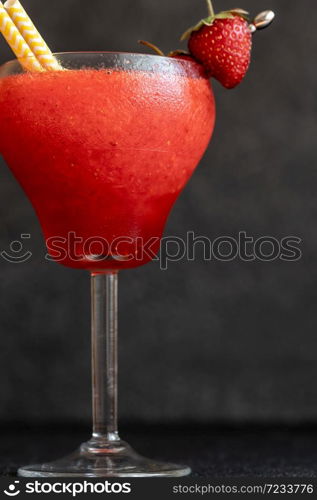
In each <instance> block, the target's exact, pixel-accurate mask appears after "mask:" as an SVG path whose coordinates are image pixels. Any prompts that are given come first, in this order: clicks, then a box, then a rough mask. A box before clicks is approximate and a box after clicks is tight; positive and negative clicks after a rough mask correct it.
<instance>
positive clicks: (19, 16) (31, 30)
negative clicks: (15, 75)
mask: <svg viewBox="0 0 317 500" xmlns="http://www.w3.org/2000/svg"><path fill="white" fill-rule="evenodd" d="M4 7H5V9H6V11H7V13H8V14H9V16H10V17H11V19H12V21H13V22H14V24H15V26H16V27H17V28H18V30H19V32H20V33H21V35H22V36H23V38H24V40H25V41H26V42H27V44H28V45H29V47H30V49H31V50H32V52H33V54H35V56H36V57H37V59H38V60H39V62H40V63H41V64H42V66H43V67H44V69H46V70H49V71H58V70H61V69H63V68H62V67H61V65H60V64H59V63H58V61H57V59H56V58H55V57H54V56H53V54H52V52H51V51H50V49H49V47H48V46H47V44H46V43H45V41H44V40H43V38H42V36H41V35H40V33H39V32H38V30H37V29H36V27H35V26H34V24H33V22H32V20H31V19H30V17H29V16H28V14H27V13H26V12H25V10H24V8H23V7H22V5H21V4H20V2H19V0H7V1H6V2H5V4H4Z"/></svg>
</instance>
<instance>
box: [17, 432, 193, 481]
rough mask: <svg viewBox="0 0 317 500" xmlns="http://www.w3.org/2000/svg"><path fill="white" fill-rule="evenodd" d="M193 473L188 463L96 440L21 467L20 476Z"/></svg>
mask: <svg viewBox="0 0 317 500" xmlns="http://www.w3.org/2000/svg"><path fill="white" fill-rule="evenodd" d="M190 473H191V470H190V468H189V467H187V466H182V465H176V464H169V463H162V462H156V461H153V460H149V459H147V458H144V457H141V456H140V455H138V454H137V453H136V452H135V451H134V450H133V449H132V448H131V447H130V446H129V445H128V444H127V443H125V442H124V441H121V440H117V441H104V442H103V443H100V442H96V441H94V440H93V439H92V440H91V441H88V443H85V444H83V445H82V446H81V447H80V449H79V450H77V451H75V452H74V453H73V454H72V455H69V456H67V457H65V458H62V459H61V460H56V461H55V462H49V463H46V464H39V465H28V466H26V467H21V468H20V469H19V470H18V475H19V476H21V477H182V476H187V475H188V474H190Z"/></svg>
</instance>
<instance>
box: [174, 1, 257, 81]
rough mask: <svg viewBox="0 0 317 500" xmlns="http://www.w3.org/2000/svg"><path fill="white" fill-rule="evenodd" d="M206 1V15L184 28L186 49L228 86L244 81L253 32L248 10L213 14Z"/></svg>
mask: <svg viewBox="0 0 317 500" xmlns="http://www.w3.org/2000/svg"><path fill="white" fill-rule="evenodd" d="M207 4H208V9H209V14H210V15H209V17H207V18H206V19H203V20H202V21H200V22H199V23H198V24H197V25H196V26H194V27H193V28H190V29H189V30H188V31H186V33H184V35H183V36H182V40H184V39H186V38H189V42H188V48H189V51H190V53H191V54H192V55H193V56H194V57H195V58H196V59H197V60H198V61H199V62H200V63H202V64H203V66H204V67H205V70H206V72H207V74H208V75H209V76H212V77H214V78H216V79H217V80H218V81H219V82H220V83H221V84H222V85H223V86H224V87H226V88H228V89H231V88H234V87H236V86H237V85H238V84H239V83H240V82H241V81H242V80H243V78H244V77H245V75H246V73H247V70H248V68H249V65H250V60H251V49H252V33H251V30H250V27H249V22H248V17H247V16H248V12H246V11H244V10H242V9H233V10H230V11H225V12H220V13H219V14H214V11H213V8H212V4H211V0H207Z"/></svg>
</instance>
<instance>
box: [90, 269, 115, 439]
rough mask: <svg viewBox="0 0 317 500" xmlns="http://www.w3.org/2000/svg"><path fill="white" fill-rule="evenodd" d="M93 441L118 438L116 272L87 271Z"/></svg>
mask: <svg viewBox="0 0 317 500" xmlns="http://www.w3.org/2000/svg"><path fill="white" fill-rule="evenodd" d="M91 310H92V314H91V316H92V321H91V345H92V407H93V439H94V441H97V442H98V441H100V442H104V441H118V440H119V439H120V438H119V435H118V423H117V416H118V273H117V272H111V271H110V272H107V273H92V274H91Z"/></svg>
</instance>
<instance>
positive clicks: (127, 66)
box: [0, 52, 215, 477]
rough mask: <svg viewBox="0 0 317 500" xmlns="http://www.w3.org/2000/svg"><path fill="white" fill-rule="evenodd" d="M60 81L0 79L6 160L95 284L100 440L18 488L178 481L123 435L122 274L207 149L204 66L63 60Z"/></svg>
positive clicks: (0, 142) (54, 250)
mask: <svg viewBox="0 0 317 500" xmlns="http://www.w3.org/2000/svg"><path fill="white" fill-rule="evenodd" d="M56 57H57V59H58V61H59V62H60V63H61V65H62V66H63V67H64V68H65V70H64V71H55V72H43V73H26V72H25V71H24V70H23V67H24V66H25V65H23V64H22V63H21V61H18V60H16V61H12V62H9V63H6V64H4V65H3V66H1V67H0V153H1V154H2V155H3V157H4V158H5V160H6V162H7V164H8V165H9V167H10V169H11V170H12V172H13V174H14V175H15V177H16V179H17V180H18V182H19V183H20V184H21V186H22V187H23V189H24V191H25V193H26V194H27V196H28V198H29V199H30V201H31V203H32V204H33V207H34V209H35V211H36V213H37V215H38V218H39V220H40V223H41V227H42V230H43V233H44V237H45V241H46V245H47V249H48V253H49V255H50V256H51V257H52V258H53V259H55V260H56V261H58V262H60V263H61V264H63V265H66V266H68V267H73V268H79V269H85V270H87V271H89V272H90V274H91V283H92V284H91V290H92V391H93V434H92V438H91V439H90V440H89V441H88V442H87V443H84V444H83V445H81V447H80V448H79V450H77V451H76V452H74V453H73V454H72V455H70V456H68V457H66V458H64V459H61V460H57V461H55V462H50V463H47V464H40V465H32V466H26V467H23V468H21V469H20V470H19V474H20V475H21V476H39V477H41V476H43V477H49V476H89V477H111V476H112V477H115V476H126V477H129V476H130V477H133V476H135V477H137V476H182V475H186V474H188V473H189V472H190V469H189V468H188V467H186V466H179V465H175V464H166V463H160V462H156V461H152V460H148V459H145V458H143V457H140V456H139V455H138V454H137V453H135V452H134V451H133V450H132V449H131V448H130V446H129V445H128V444H126V443H125V442H123V441H122V440H121V439H120V437H119V435H118V429H117V297H118V272H119V271H120V270H121V269H126V268H132V267H136V266H140V265H143V264H145V263H147V262H149V261H151V259H152V258H153V256H154V255H155V254H156V253H157V252H158V250H159V247H160V239H161V237H162V234H163V230H164V226H165V223H166V220H167V218H168V215H169V213H170V211H171V208H172V206H173V204H174V203H175V201H176V199H177V197H178V196H179V194H180V193H181V191H182V189H183V188H184V186H185V185H186V183H187V181H188V180H189V178H190V177H191V175H192V174H193V172H194V170H195V168H196V167H197V165H198V163H199V161H200V159H201V157H202V155H203V154H204V152H205V150H206V148H207V145H208V143H209V140H210V138H211V135H212V132H213V128H214V123H215V103H214V97H213V93H212V89H211V86H210V82H209V80H208V79H207V77H206V75H205V73H204V70H203V68H202V66H201V65H199V64H198V63H196V62H194V61H193V60H188V59H178V58H167V57H160V56H151V55H142V54H128V53H126V54H125V53H109V52H108V53H106V52H100V53H87V52H85V53H64V54H57V55H56Z"/></svg>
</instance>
